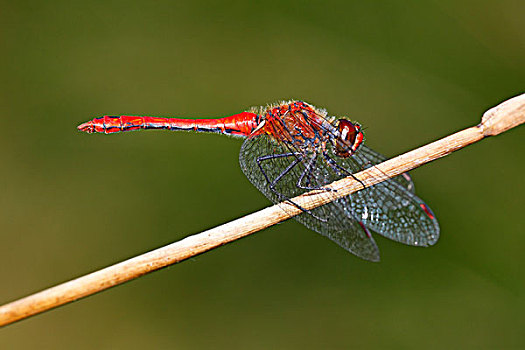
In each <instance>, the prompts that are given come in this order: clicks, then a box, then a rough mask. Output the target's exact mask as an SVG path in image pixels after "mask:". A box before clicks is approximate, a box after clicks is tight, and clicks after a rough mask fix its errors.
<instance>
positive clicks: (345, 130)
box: [335, 119, 364, 157]
mask: <svg viewBox="0 0 525 350" xmlns="http://www.w3.org/2000/svg"><path fill="white" fill-rule="evenodd" d="M337 129H338V130H339V133H340V134H339V138H338V139H337V141H336V145H335V148H336V154H337V155H338V156H339V157H350V156H351V155H352V154H354V153H355V151H357V148H358V147H359V145H361V143H363V139H364V136H363V132H362V131H361V126H359V124H354V123H352V122H351V121H348V120H346V119H339V120H338V125H337Z"/></svg>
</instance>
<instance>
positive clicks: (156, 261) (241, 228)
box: [0, 94, 525, 327]
mask: <svg viewBox="0 0 525 350" xmlns="http://www.w3.org/2000/svg"><path fill="white" fill-rule="evenodd" d="M524 122H525V94H522V95H519V96H517V97H514V98H512V99H510V100H507V101H505V102H504V103H501V104H499V105H498V106H496V107H494V108H492V109H490V110H488V111H487V112H485V114H484V115H483V119H482V122H481V123H480V124H479V125H477V126H474V127H471V128H468V129H465V130H462V131H460V132H457V133H455V134H453V135H450V136H448V137H445V138H443V139H441V140H438V141H435V142H433V143H431V144H428V145H426V146H423V147H420V148H418V149H416V150H413V151H410V152H407V153H405V154H402V155H400V156H398V157H395V158H392V159H390V160H388V161H385V162H383V163H381V164H378V165H377V166H375V167H371V168H368V169H366V170H364V171H362V172H360V173H358V174H355V175H354V176H355V178H357V179H359V180H360V181H361V183H363V184H364V185H365V186H366V187H368V186H372V185H374V184H376V183H379V182H381V181H384V180H385V179H387V178H391V177H394V176H397V175H400V174H402V173H404V172H407V171H409V170H411V169H414V168H417V167H419V166H421V165H422V164H425V163H428V162H430V161H433V160H435V159H438V158H441V157H443V156H446V155H447V154H449V153H452V152H454V151H456V150H458V149H460V148H463V147H465V146H467V145H470V144H472V143H474V142H477V141H480V140H481V139H483V138H484V137H486V136H494V135H498V134H500V133H502V132H504V131H506V130H508V129H510V128H512V127H515V126H518V125H520V124H522V123H524ZM361 183H360V182H358V181H356V180H355V179H353V178H352V177H349V178H345V179H342V180H339V181H336V182H334V183H332V184H331V185H330V187H332V188H334V189H337V191H334V193H335V196H330V197H331V198H328V196H324V195H323V194H322V193H321V194H312V193H307V194H304V195H301V196H298V197H296V198H293V201H294V202H295V203H297V204H299V205H300V206H302V207H303V208H305V209H312V208H315V207H318V206H320V205H323V204H326V203H327V202H328V201H330V200H334V199H336V198H338V197H343V196H347V195H349V194H351V193H353V192H356V191H358V190H360V189H361V188H362V185H361ZM280 205H282V206H288V207H289V208H287V209H286V211H284V210H282V209H281V208H280V207H279V206H280ZM300 213H301V210H300V209H297V207H296V206H293V205H290V204H288V203H281V204H279V205H274V206H271V207H268V208H266V209H263V210H260V211H258V212H255V213H253V214H250V215H247V216H245V217H242V218H239V219H237V220H234V221H231V222H229V223H226V224H224V225H221V226H218V227H216V228H213V229H210V230H208V231H204V232H202V233H199V234H196V235H193V236H189V237H187V238H185V239H182V240H180V241H178V242H175V243H172V244H169V245H167V246H165V247H162V248H159V249H156V250H153V251H151V252H148V253H145V254H142V255H139V256H137V257H134V258H132V259H129V260H126V261H123V262H121V263H118V264H115V265H112V266H109V267H106V268H104V269H102V270H98V271H95V272H93V273H90V274H88V275H85V276H82V277H79V278H76V279H74V280H71V281H69V282H65V283H63V284H60V285H57V286H55V287H52V288H49V289H46V290H43V291H41V292H38V293H35V294H33V295H30V296H28V297H25V298H22V299H19V300H16V301H14V302H11V303H9V304H5V305H3V306H0V327H1V326H5V325H7V324H10V323H13V322H15V321H18V320H21V319H24V318H27V317H30V316H33V315H36V314H38V313H40V312H43V311H46V310H49V309H52V308H55V307H57V306H60V305H63V304H66V303H69V302H71V301H74V300H77V299H80V298H83V297H86V296H88V295H91V294H95V293H97V292H100V291H103V290H105V289H108V288H110V287H113V286H116V285H119V284H121V283H123V282H126V281H129V280H132V279H134V278H137V277H139V276H142V275H144V274H147V273H150V272H152V271H155V270H158V269H161V268H163V267H166V266H169V265H172V264H175V263H178V262H180V261H183V260H185V259H188V258H190V257H193V256H195V255H197V254H201V253H204V252H206V251H208V250H210V249H213V248H216V247H219V246H221V245H223V244H226V243H229V242H232V241H235V240H237V239H239V238H242V237H245V236H247V235H249V234H252V233H254V232H257V231H259V230H262V229H264V228H266V227H268V226H271V225H274V224H276V223H279V222H281V221H284V220H286V219H289V218H290V217H292V216H294V215H297V214H300Z"/></svg>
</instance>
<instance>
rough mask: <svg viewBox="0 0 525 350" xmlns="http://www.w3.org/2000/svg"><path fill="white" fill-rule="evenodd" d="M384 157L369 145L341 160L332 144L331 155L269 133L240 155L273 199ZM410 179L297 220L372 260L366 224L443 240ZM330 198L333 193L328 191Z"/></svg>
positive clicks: (398, 234) (420, 241) (409, 239)
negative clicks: (296, 145)
mask: <svg viewBox="0 0 525 350" xmlns="http://www.w3.org/2000/svg"><path fill="white" fill-rule="evenodd" d="M383 159H384V157H382V156H381V155H379V154H378V153H376V152H374V151H372V150H370V149H369V148H364V147H362V148H360V149H359V150H358V152H356V153H355V154H354V155H353V156H351V157H348V158H339V157H337V156H336V155H335V153H334V150H333V149H332V146H331V145H327V150H326V153H325V154H321V153H320V152H317V153H314V152H313V151H312V152H305V153H302V152H300V151H298V150H295V149H292V148H289V147H288V146H286V145H284V144H282V143H278V142H276V141H275V140H274V139H272V138H271V137H268V136H266V135H261V136H255V137H250V138H248V139H247V140H246V141H245V142H244V144H243V146H242V148H241V154H240V162H241V168H242V170H243V171H244V173H245V174H246V176H247V177H248V179H249V180H250V181H251V182H252V183H253V184H254V185H255V186H256V187H257V188H258V189H259V190H260V191H261V192H262V193H263V194H265V195H266V196H267V197H268V198H269V199H270V200H271V201H272V202H274V203H278V202H281V201H284V200H288V199H290V198H293V197H295V196H297V195H300V194H302V193H304V192H307V191H309V190H311V189H322V188H323V186H324V185H327V184H329V183H331V182H333V181H335V180H338V179H340V178H342V177H345V176H348V175H349V174H352V173H356V172H358V171H361V170H363V169H364V168H367V167H370V166H373V164H376V163H378V162H380V161H382V160H383ZM412 188H413V186H412V181H411V180H410V178H409V177H408V179H407V177H401V176H400V177H398V178H397V179H390V180H387V181H384V182H382V183H379V184H377V185H374V186H372V187H369V188H366V189H364V190H361V191H359V192H356V193H353V194H352V195H350V196H347V197H344V198H340V199H338V200H336V201H334V202H332V203H329V204H326V205H324V206H322V207H319V208H316V209H313V210H311V211H309V212H305V213H303V214H300V215H298V216H296V217H295V218H296V220H298V221H299V222H301V223H302V224H304V225H305V226H307V227H308V228H310V229H313V230H315V231H317V232H319V233H321V234H323V235H325V236H327V237H329V238H330V239H332V240H333V241H335V242H336V243H338V244H339V245H341V246H342V247H344V248H345V249H347V250H349V251H351V252H352V253H354V254H356V255H358V256H360V257H362V258H364V259H368V260H375V259H377V258H378V257H379V255H378V251H377V246H376V244H375V242H374V241H373V239H372V237H371V236H370V234H369V232H368V231H367V230H366V228H368V229H371V230H373V231H375V232H377V233H379V234H381V235H383V236H385V237H387V238H390V239H393V240H395V241H398V242H401V243H405V244H409V245H415V246H428V245H432V244H434V243H435V242H436V241H437V240H438V238H439V225H438V223H437V220H436V219H435V216H434V214H433V213H432V211H431V209H430V208H429V207H428V206H427V205H426V204H425V203H424V202H423V201H422V200H421V199H419V198H418V197H417V196H415V195H414V194H413V193H412V192H411V191H410V190H409V189H412ZM324 195H326V196H333V193H331V192H329V191H326V192H324Z"/></svg>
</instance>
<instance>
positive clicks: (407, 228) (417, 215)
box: [328, 146, 439, 246]
mask: <svg viewBox="0 0 525 350" xmlns="http://www.w3.org/2000/svg"><path fill="white" fill-rule="evenodd" d="M328 152H329V153H332V150H331V147H330V146H329V150H328ZM378 155H379V154H378V153H376V152H375V151H372V150H371V149H370V148H367V147H362V149H359V150H358V151H357V152H356V153H355V154H354V155H352V156H351V157H348V158H338V157H335V156H334V157H332V158H333V159H334V160H335V161H336V162H337V164H339V165H340V166H341V167H342V168H345V169H347V170H349V171H351V170H354V171H357V169H360V168H361V169H362V166H363V165H364V164H367V163H369V162H370V158H373V159H372V162H374V160H375V159H377V156H378ZM379 157H382V156H381V155H379ZM367 167H368V166H367ZM403 175H405V174H403ZM403 175H400V176H398V177H395V178H393V179H389V180H386V181H383V182H381V183H379V184H377V185H374V186H372V187H369V188H366V189H364V190H362V191H358V192H356V193H353V194H352V195H351V196H348V197H345V199H347V203H348V205H350V206H351V208H352V213H353V214H354V216H355V218H356V219H357V220H360V221H362V222H363V223H364V224H365V225H366V226H367V227H368V228H369V229H371V230H372V231H375V232H377V233H379V234H381V235H383V236H385V237H387V238H390V239H392V240H395V241H398V242H401V243H404V244H408V245H414V246H429V245H433V244H435V243H436V242H437V240H438V239H439V224H438V222H437V220H436V218H435V215H434V213H433V212H432V210H431V209H430V208H429V207H428V206H427V205H426V204H425V203H424V202H423V201H422V200H421V199H420V198H419V197H417V196H416V195H415V194H414V193H413V189H414V186H413V183H412V180H411V178H410V177H409V176H408V175H407V176H403Z"/></svg>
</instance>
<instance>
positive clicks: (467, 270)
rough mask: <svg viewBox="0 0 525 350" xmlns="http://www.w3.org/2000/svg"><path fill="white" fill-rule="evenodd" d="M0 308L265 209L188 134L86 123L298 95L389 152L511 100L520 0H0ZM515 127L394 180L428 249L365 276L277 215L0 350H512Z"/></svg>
mask: <svg viewBox="0 0 525 350" xmlns="http://www.w3.org/2000/svg"><path fill="white" fill-rule="evenodd" d="M1 9H2V10H1V13H0V28H1V34H0V40H1V47H2V52H3V53H2V55H1V57H0V62H1V65H0V71H1V77H2V84H1V87H0V116H1V128H0V133H1V134H0V146H1V151H0V161H1V163H0V164H1V171H0V179H1V180H0V185H1V186H2V187H1V189H2V193H1V196H0V223H1V245H0V280H1V288H0V303H4V302H8V301H11V300H14V299H17V298H19V297H22V296H25V295H27V294H30V293H32V292H35V291H38V290H41V289H43V288H45V287H49V286H52V285H55V284H57V283H60V282H63V281H66V280H69V279H71V278H73V277H77V276H80V275H83V274H85V273H88V272H91V271H93V270H96V269H99V268H102V267H104V266H107V265H110V264H113V263H115V262H118V261H121V260H123V259H126V258H129V257H132V256H134V255H137V254H139V253H142V252H145V251H148V250H151V249H154V248H156V247H159V246H162V245H165V244H167V243H170V242H173V241H176V240H179V239H181V238H182V237H184V236H187V235H190V234H193V233H197V232H200V231H202V230H205V229H207V228H211V227H214V226H216V225H219V224H221V223H224V222H227V221H229V220H231V219H234V218H237V217H240V216H242V215H245V214H247V213H250V212H253V211H256V210H258V209H260V208H263V207H265V206H267V205H268V204H269V203H268V201H267V200H266V198H264V197H263V195H262V194H260V193H259V192H258V191H257V190H256V189H255V188H254V187H253V186H252V185H251V184H250V183H249V182H248V180H247V179H246V178H245V177H244V175H243V174H242V172H241V171H240V169H239V165H238V152H239V148H240V146H241V142H240V141H239V140H237V139H233V138H227V137H222V136H217V135H209V134H191V133H169V132H163V131H159V132H153V131H151V132H134V133H125V134H116V135H109V136H106V135H91V136H90V135H86V134H83V133H79V132H77V131H76V129H75V128H76V126H77V125H78V124H79V123H81V122H83V121H86V120H88V119H91V118H93V117H95V116H100V115H104V114H146V115H166V116H184V117H189V118H196V117H208V116H223V115H228V114H230V113H234V112H238V111H241V110H243V109H245V108H247V107H249V106H252V105H264V104H266V103H269V102H273V101H275V100H279V99H284V98H300V99H304V100H306V101H308V102H310V103H313V104H314V105H318V106H320V107H325V108H327V109H328V110H329V112H330V113H331V114H334V115H348V116H350V117H351V118H353V119H355V120H358V121H359V122H361V123H362V124H363V125H364V126H365V127H366V135H367V144H368V145H370V146H371V147H372V148H374V149H376V150H378V151H380V152H382V153H384V154H385V155H387V156H393V155H396V154H399V153H401V152H404V151H407V150H410V149H412V148H415V147H417V146H419V145H422V144H425V143H427V142H430V141H432V140H435V139H437V138H440V137H443V136H445V135H448V134H450V133H452V132H455V131H458V130H460V129H462V128H465V127H468V126H471V125H475V124H477V123H478V122H479V119H480V116H481V114H482V113H483V112H484V111H485V110H486V109H488V108H490V107H492V106H493V105H495V104H497V103H499V102H500V101H502V100H504V99H506V98H509V97H511V96H514V95H517V94H519V93H522V92H524V88H525V84H524V83H525V64H524V63H525V32H524V31H523V23H524V21H525V4H524V3H523V1H520V0H515V1H513V0H505V1H498V2H496V1H439V2H437V1H403V2H393V1H374V2H365V1H349V2H346V1H264V2H243V1H225V2H205V1H203V2H197V1H178V2H171V1H165V0H164V1H151V2H146V1H145V2H139V1H100V2H87V1H48V2H44V1H27V2H15V1H8V2H5V1H3V2H2V3H1ZM524 135H525V130H524V128H523V127H521V128H518V129H516V130H512V131H510V132H507V133H506V134H504V135H502V136H498V137H494V138H491V139H487V140H484V141H483V142H481V143H479V144H476V145H473V146H470V147H468V148H466V149H464V150H462V151H460V152H457V153H455V154H453V155H450V156H448V157H446V158H445V159H442V160H439V161H436V162H434V163H431V164H427V165H426V166H424V167H422V168H420V169H417V170H415V171H413V172H412V175H413V177H414V179H415V183H416V189H417V192H418V194H419V195H420V196H421V197H422V198H424V199H425V200H426V201H427V203H429V205H430V206H431V207H432V209H433V210H434V212H435V213H436V215H437V216H438V219H439V220H440V224H441V229H442V236H441V239H440V241H439V243H438V244H437V245H436V246H435V247H432V248H427V249H420V248H414V247H407V246H404V245H401V244H398V243H394V242H391V241H389V240H387V239H383V238H380V237H377V241H378V244H379V246H380V248H381V252H382V262H381V263H377V264H374V263H368V262H365V261H362V260H360V259H358V258H356V257H354V256H353V255H351V254H349V253H347V252H345V251H344V250H342V249H341V248H339V247H338V246H336V245H335V244H333V243H331V242H330V241H329V240H327V239H325V238H323V237H321V236H319V235H317V234H315V233H314V232H312V231H309V230H307V229H306V228H304V227H303V226H301V225H300V224H298V223H296V222H292V221H290V222H285V223H283V224H280V225H277V226H275V227H272V228H269V229H267V230H265V231H262V232H260V233H257V234H256V235H253V236H251V237H249V238H247V239H243V240H241V241H238V242H235V243H233V244H230V245H228V246H225V247H222V248H219V249H216V250H214V251H211V252H208V253H206V254H204V255H201V256H199V257H197V258H194V259H191V260H190V261H186V262H184V263H181V264H179V265H175V266H173V267H171V268H168V269H164V270H162V271H159V272H156V273H153V274H151V275H148V276H146V277H143V278H140V279H138V280H136V281H133V282H131V283H127V284H125V285H122V286H119V287H117V288H113V289H111V290H109V291H105V292H103V293H101V294H98V295H95V296H92V297H90V298H87V299H84V300H82V301H79V302H76V303H74V304H70V305H67V306H64V307H61V308H59V309H57V310H53V311H51V312H47V313H45V314H42V315H39V316H36V317H33V318H31V319H28V320H25V321H22V322H19V323H17V324H14V325H11V326H9V327H6V328H4V329H1V330H0V348H2V349H72V348H75V349H94V348H97V349H115V348H119V349H141V348H151V349H162V348H176V349H199V348H216V349H219V348H225V349H231V348H244V349H268V348H280V349H319V348H333V349H338V348H339V349H341V348H385V347H388V348H398V349H410V348H430V349H431V348H446V347H453V348H523V347H525V316H524V312H525V278H524V272H523V271H524V269H525V254H524V252H523V251H524V249H525V236H524V234H523V233H524V226H525V218H524V215H523V212H524V209H525V206H524V194H525V191H524V181H523V174H524V172H525V165H524V161H523V160H524V157H523V154H524V153H523V152H524V151H525V147H524V142H523V141H524Z"/></svg>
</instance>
